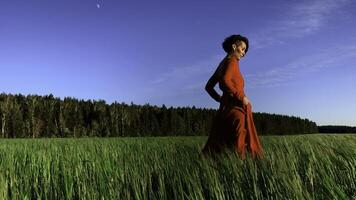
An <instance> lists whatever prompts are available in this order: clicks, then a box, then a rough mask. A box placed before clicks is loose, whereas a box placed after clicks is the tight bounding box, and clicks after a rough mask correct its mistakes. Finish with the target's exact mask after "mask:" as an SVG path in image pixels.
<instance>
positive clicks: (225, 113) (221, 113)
mask: <svg viewBox="0 0 356 200" xmlns="http://www.w3.org/2000/svg"><path fill="white" fill-rule="evenodd" d="M217 83H219V88H220V89H221V90H222V91H223V95H222V96H221V97H220V95H219V94H218V93H217V92H216V91H215V90H214V86H215V85H216V84H217ZM206 90H207V92H208V93H209V94H210V96H212V98H214V99H215V100H216V101H218V102H220V107H219V110H218V111H217V114H216V116H215V118H214V120H213V124H212V127H211V131H210V134H209V138H208V140H207V142H206V144H205V146H204V148H203V150H202V152H203V154H208V153H209V154H210V153H214V154H219V153H221V152H223V151H224V150H225V149H226V148H228V149H234V150H236V152H237V153H238V155H239V157H240V158H241V159H243V160H244V159H245V158H246V151H247V150H248V151H249V152H250V154H251V156H252V158H256V157H258V158H262V157H263V151H262V146H261V143H260V141H259V138H258V136H257V131H256V128H255V124H254V122H253V116H252V107H251V104H248V105H247V106H246V105H244V104H243V98H244V96H245V92H244V79H243V77H242V74H241V72H240V68H239V60H238V59H237V58H236V57H234V56H232V57H231V58H228V57H225V58H224V59H223V61H222V62H221V63H220V65H219V67H218V68H217V70H216V71H215V73H214V74H213V76H212V77H211V78H210V79H209V81H208V83H207V85H206Z"/></svg>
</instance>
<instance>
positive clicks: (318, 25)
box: [0, 0, 356, 126]
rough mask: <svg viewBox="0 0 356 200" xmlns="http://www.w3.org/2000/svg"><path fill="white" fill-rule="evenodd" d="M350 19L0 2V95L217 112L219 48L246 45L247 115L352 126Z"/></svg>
mask: <svg viewBox="0 0 356 200" xmlns="http://www.w3.org/2000/svg"><path fill="white" fill-rule="evenodd" d="M355 10H356V2H354V1H352V0H305V1H303V0H300V1H296V0H290V1H285V0H274V1H269V2H268V3H266V1H262V0H261V1H257V0H252V1H236V0H235V1H230V0H229V1H228V0H222V1H202V0H199V1H198V0H197V1H188V0H181V1H168V0H161V1H156V0H152V1H135V0H131V1H118V0H82V1H76V0H57V1H55V0H52V1H49V0H31V1H20V0H12V1H4V2H2V5H1V6H0V45H1V48H0V70H1V79H0V91H1V92H5V93H11V94H18V93H21V94H24V95H27V94H39V95H46V94H49V93H52V94H53V95H54V96H57V97H61V98H63V97H66V96H71V97H76V98H79V99H104V100H106V101H107V102H108V103H111V102H114V101H117V102H126V103H130V102H131V101H132V102H133V103H135V104H141V105H143V104H145V103H150V104H151V105H158V106H161V105H162V104H165V105H166V106H173V107H178V106H193V105H195V106H196V107H200V108H216V109H217V108H218V106H219V105H218V103H217V102H215V101H214V100H213V99H212V98H210V97H209V95H208V94H207V93H206V92H205V90H204V86H205V84H206V81H207V80H208V79H209V78H210V76H211V75H212V73H213V72H214V71H215V69H216V67H217V64H218V63H219V61H220V60H221V59H222V58H223V57H224V56H225V55H224V51H223V50H222V48H221V43H222V41H223V39H224V38H225V37H227V36H229V35H231V34H242V35H245V36H247V37H248V38H249V40H250V49H249V52H248V54H247V55H246V57H245V58H244V59H243V60H241V62H240V69H241V72H242V73H243V76H244V78H245V92H246V94H247V96H248V97H249V99H250V100H251V102H252V106H253V111H254V112H268V113H276V114H285V115H294V116H299V117H302V118H308V119H310V120H312V121H315V122H316V123H317V124H318V125H326V124H330V125H351V126H356V103H355V102H356V93H355V92H354V91H355V89H354V88H355V86H356V65H355V64H356V26H355V21H356V13H355V12H354V11H355ZM216 90H218V92H219V93H220V94H221V91H220V90H219V88H218V87H216Z"/></svg>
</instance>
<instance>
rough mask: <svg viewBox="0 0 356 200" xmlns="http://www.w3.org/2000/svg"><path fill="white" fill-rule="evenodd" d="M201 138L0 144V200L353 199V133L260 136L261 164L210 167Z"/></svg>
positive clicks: (230, 162)
mask: <svg viewBox="0 0 356 200" xmlns="http://www.w3.org/2000/svg"><path fill="white" fill-rule="evenodd" d="M206 139H207V138H206V137H147V138H83V139H12V140H11V139H2V140H0V199H125V200H126V199H283V200H284V199H356V186H355V180H356V169H355V166H356V135H348V134H342V135H333V134H329V135H322V134H315V135H294V136H262V137H261V142H262V145H263V147H264V153H265V158H264V160H251V159H250V157H247V159H246V160H244V161H241V160H239V159H238V158H237V157H236V156H235V155H234V154H233V153H229V154H226V155H225V156H224V157H222V159H221V161H220V162H218V163H217V165H214V162H213V161H212V160H210V159H203V158H201V157H199V153H200V150H201V148H202V146H203V145H204V143H205V141H206ZM215 164H216V163H215ZM214 166H217V169H215V168H214Z"/></svg>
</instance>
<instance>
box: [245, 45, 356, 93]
mask: <svg viewBox="0 0 356 200" xmlns="http://www.w3.org/2000/svg"><path fill="white" fill-rule="evenodd" d="M350 58H356V45H349V46H346V45H345V46H342V47H339V48H332V50H326V51H323V52H320V53H318V54H314V55H310V56H305V57H302V58H300V59H297V60H294V61H293V62H290V63H288V64H286V65H284V66H281V67H276V68H272V69H270V70H268V71H265V72H260V73H256V74H248V75H246V81H248V82H249V84H248V86H249V87H250V88H257V87H275V86H282V85H286V84H288V83H289V81H292V80H295V79H297V78H299V77H302V76H305V75H307V74H311V73H316V72H319V71H321V70H322V69H324V68H327V67H332V66H335V64H337V63H339V62H340V61H342V60H346V59H350Z"/></svg>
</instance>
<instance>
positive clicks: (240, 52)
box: [232, 41, 246, 60]
mask: <svg viewBox="0 0 356 200" xmlns="http://www.w3.org/2000/svg"><path fill="white" fill-rule="evenodd" d="M232 48H233V49H234V53H235V55H236V58H237V59H238V60H240V59H241V58H242V57H244V56H245V51H246V43H245V42H243V41H240V42H238V43H237V44H233V45H232Z"/></svg>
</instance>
